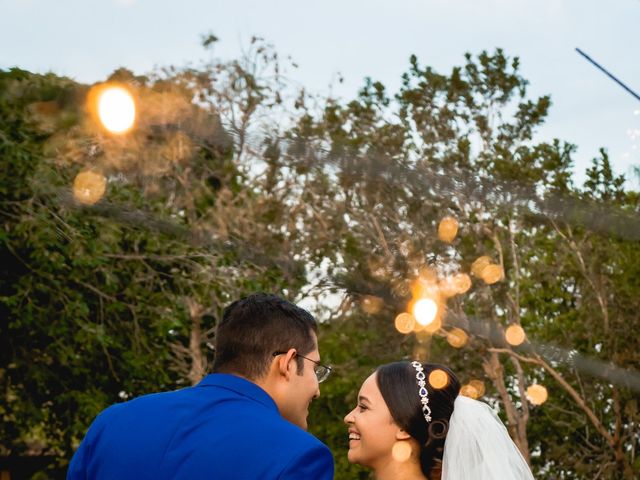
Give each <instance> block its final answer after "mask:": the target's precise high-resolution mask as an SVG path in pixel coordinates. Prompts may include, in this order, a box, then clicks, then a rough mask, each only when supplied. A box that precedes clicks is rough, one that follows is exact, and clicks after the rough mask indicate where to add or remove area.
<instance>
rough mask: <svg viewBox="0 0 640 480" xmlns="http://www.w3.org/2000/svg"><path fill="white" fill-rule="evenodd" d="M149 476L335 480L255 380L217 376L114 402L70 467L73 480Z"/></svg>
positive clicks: (313, 444)
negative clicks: (119, 402) (180, 387)
mask: <svg viewBox="0 0 640 480" xmlns="http://www.w3.org/2000/svg"><path fill="white" fill-rule="evenodd" d="M144 478H149V479H154V480H155V479H165V478H166V479H190V480H191V479H205V478H206V479H220V480H222V479H234V480H235V479H238V480H241V479H242V480H244V479H246V480H256V479H283V480H284V479H297V480H304V479H309V480H312V479H321V480H329V479H332V478H333V458H332V456H331V453H330V452H329V449H328V448H327V447H326V445H324V444H323V443H321V442H320V441H319V440H318V439H316V438H315V437H313V436H312V435H310V434H309V433H307V432H305V431H304V430H302V429H301V428H299V427H297V426H295V425H293V424H292V423H289V422H288V421H286V420H285V419H283V418H282V417H281V416H280V413H279V412H278V409H277V407H276V404H275V402H274V401H273V400H272V399H271V397H270V396H269V395H268V394H267V393H266V392H265V391H264V390H262V389H261V388H260V387H258V386H257V385H256V384H254V383H252V382H249V381H247V380H244V379H242V378H240V377H237V376H234V375H226V374H212V375H209V376H207V377H206V378H205V379H204V380H202V382H200V383H199V384H198V385H196V386H195V387H191V388H185V389H183V390H177V391H175V392H166V393H157V394H153V395H146V396H144V397H140V398H137V399H135V400H131V401H129V402H126V403H121V404H116V405H113V406H111V407H109V408H107V409H106V410H105V411H103V412H102V413H101V414H100V415H98V417H97V418H96V419H95V420H94V422H93V424H92V425H91V427H90V428H89V431H88V432H87V435H86V437H85V438H84V440H83V441H82V444H81V445H80V447H79V448H78V451H77V452H76V453H75V455H74V457H73V459H72V460H71V465H70V466H69V470H68V472H67V479H68V480H77V479H98V480H102V479H114V480H115V479H118V480H122V479H136V480H139V479H144Z"/></svg>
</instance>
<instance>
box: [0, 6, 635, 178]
mask: <svg viewBox="0 0 640 480" xmlns="http://www.w3.org/2000/svg"><path fill="white" fill-rule="evenodd" d="M209 31H211V32H213V33H215V34H216V35H217V36H218V37H220V39H221V42H220V43H219V44H218V45H217V47H216V50H215V53H216V56H219V57H222V58H232V57H234V56H237V55H238V53H239V52H240V50H241V48H242V45H246V44H247V43H248V40H249V38H250V36H251V35H259V36H262V37H264V38H266V39H267V40H268V41H269V42H271V43H273V44H274V45H275V47H276V48H277V50H278V51H279V52H280V53H281V54H282V55H291V56H292V57H293V58H294V59H295V60H296V61H297V63H298V64H299V65H300V67H299V69H298V70H296V71H293V72H292V75H291V76H292V77H293V78H294V79H295V80H296V81H298V82H299V83H300V84H302V85H305V86H306V87H307V88H308V90H310V91H315V92H320V93H322V92H326V91H327V86H328V85H329V84H330V83H331V82H332V80H334V79H335V77H336V74H337V72H340V73H341V74H342V75H343V77H344V78H345V82H344V84H342V85H340V86H339V87H338V88H339V90H336V89H334V93H335V92H337V93H338V94H340V95H342V96H343V97H346V98H348V97H350V96H352V95H353V94H354V93H355V92H356V90H357V89H358V87H359V86H360V85H361V84H362V79H363V78H364V77H365V76H371V77H372V78H374V79H377V80H381V81H382V82H383V83H384V84H385V85H387V86H388V87H390V89H391V90H392V91H393V90H394V89H395V88H396V87H397V86H398V85H399V78H400V74H401V73H402V72H403V71H404V69H405V68H406V66H407V64H408V57H409V55H410V54H412V53H415V54H416V55H417V56H418V58H419V60H420V62H421V63H422V64H429V65H432V66H433V67H435V68H436V69H438V70H441V71H448V70H449V69H450V68H451V67H452V66H453V65H456V64H460V63H461V62H462V61H463V54H464V53H465V52H467V51H469V52H472V53H478V52H480V51H481V50H483V49H486V50H493V49H494V48H495V47H502V48H504V49H505V51H506V52H507V53H508V54H509V55H517V56H519V57H520V58H521V62H522V72H523V75H524V76H525V77H526V78H528V79H529V81H530V88H529V91H530V93H531V94H534V95H542V94H546V93H549V94H551V96H552V101H553V106H552V109H551V114H550V117H549V119H548V122H547V124H546V125H545V127H543V129H542V130H541V131H540V132H539V135H538V138H539V139H550V138H553V137H557V138H561V139H563V140H567V141H570V142H572V143H575V144H577V145H578V146H579V150H578V153H577V155H576V157H575V158H576V161H577V166H576V170H578V172H582V171H583V170H584V168H585V167H586V166H587V165H588V164H589V162H590V160H591V158H592V157H593V156H595V155H596V154H597V151H598V148H599V147H601V146H603V147H607V148H608V150H609V152H610V155H611V158H612V162H613V164H614V167H615V169H616V171H617V172H618V173H625V174H627V176H629V175H630V173H631V167H632V166H633V165H636V166H638V165H640V101H638V100H636V99H634V98H633V97H632V96H631V95H629V94H628V93H627V92H625V91H624V90H623V89H622V88H620V87H619V86H617V85H616V84H615V83H614V82H613V81H611V80H610V79H609V78H607V77H606V76H605V75H604V74H602V73H601V72H600V71H598V70H597V69H596V68H594V67H593V66H591V65H590V64H589V63H587V62H586V61H585V60H584V59H583V58H582V57H580V56H579V55H578V54H577V53H576V52H575V51H574V48H575V47H579V48H581V49H582V50H584V51H586V52H587V53H588V54H589V55H591V56H592V57H593V58H594V59H595V60H597V61H598V62H600V63H601V64H603V65H604V66H605V67H607V68H608V69H609V70H610V71H611V72H612V73H613V74H614V75H616V76H618V77H619V78H620V79H621V80H623V81H624V82H625V83H627V85H629V86H630V87H631V88H632V89H634V90H636V91H637V92H640V48H639V45H640V38H639V36H640V0H396V1H395V2H391V1H386V2H382V1H378V0H368V1H366V2H365V1H356V0H342V1H340V2H339V1H335V0H324V1H322V2H313V3H312V2H305V1H302V0H297V1H296V0H272V1H269V0H262V1H249V0H236V1H234V2H231V1H221V0H183V1H182V2H177V1H168V0H100V1H98V0H0V68H8V67H10V66H20V67H21V68H25V69H28V70H31V71H37V72H44V71H48V70H51V71H53V72H55V73H58V74H62V75H67V76H70V77H72V78H75V79H77V80H79V81H82V82H94V81H99V80H102V79H104V78H105V77H106V76H107V75H108V74H109V73H110V72H111V71H113V70H114V69H115V68H117V67H119V66H126V67H127V68H130V69H132V70H134V71H135V72H136V73H144V72H146V71H149V70H150V69H151V68H153V66H154V65H161V66H163V65H169V64H174V65H184V64H186V63H187V62H192V63H197V62H198V61H199V60H201V59H203V58H206V57H207V56H208V54H207V53H206V52H204V51H203V49H202V48H201V47H200V44H199V40H200V37H201V35H202V34H204V33H207V32H209ZM581 178H582V175H581V174H579V175H578V179H581ZM633 184H634V185H637V184H638V182H637V181H634V182H633Z"/></svg>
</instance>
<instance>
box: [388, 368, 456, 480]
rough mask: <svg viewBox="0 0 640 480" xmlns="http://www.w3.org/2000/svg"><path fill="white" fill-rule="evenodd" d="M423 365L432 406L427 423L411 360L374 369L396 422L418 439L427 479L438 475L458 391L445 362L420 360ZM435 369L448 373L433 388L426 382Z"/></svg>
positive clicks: (453, 376)
mask: <svg viewBox="0 0 640 480" xmlns="http://www.w3.org/2000/svg"><path fill="white" fill-rule="evenodd" d="M422 367H423V368H424V374H425V376H426V382H427V392H428V393H429V406H430V407H431V418H432V420H431V422H429V423H428V424H427V421H426V420H425V418H424V414H423V413H422V404H421V403H420V395H419V394H418V389H419V387H418V385H417V380H416V373H417V372H416V369H415V368H414V367H413V366H412V365H411V362H394V363H388V364H386V365H382V366H381V367H379V368H378V370H376V372H377V374H376V381H377V382H378V388H379V389H380V393H382V397H383V398H384V401H385V402H386V404H387V407H389V411H390V412H391V416H392V417H393V419H394V420H395V422H396V424H397V425H398V426H399V427H400V428H402V429H403V430H404V431H405V432H407V433H408V434H409V435H411V436H412V437H413V438H414V439H416V440H417V441H418V444H419V445H420V466H421V467H422V472H423V473H424V474H425V475H426V476H427V477H428V478H433V477H434V476H435V477H436V478H439V473H440V470H441V468H442V455H443V452H444V441H445V439H446V436H447V432H448V431H449V419H450V418H451V414H452V413H453V402H454V401H455V399H456V397H457V396H458V393H459V392H460V382H459V381H458V379H457V377H456V376H455V375H454V373H453V372H452V371H451V370H450V369H449V368H448V367H445V366H444V365H436V364H433V363H423V364H422ZM434 370H442V371H443V372H445V373H446V374H447V377H448V378H447V384H446V385H445V386H443V387H442V388H434V387H433V386H432V385H430V384H429V381H428V379H429V374H430V373H431V372H433V371H434ZM434 474H435V475H434Z"/></svg>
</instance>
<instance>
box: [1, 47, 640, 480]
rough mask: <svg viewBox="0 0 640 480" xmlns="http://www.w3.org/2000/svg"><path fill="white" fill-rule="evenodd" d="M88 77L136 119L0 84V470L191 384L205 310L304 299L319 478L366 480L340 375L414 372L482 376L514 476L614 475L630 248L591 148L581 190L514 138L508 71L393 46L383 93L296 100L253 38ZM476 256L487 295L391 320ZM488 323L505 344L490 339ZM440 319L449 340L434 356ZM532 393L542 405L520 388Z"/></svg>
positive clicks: (567, 160)
mask: <svg viewBox="0 0 640 480" xmlns="http://www.w3.org/2000/svg"><path fill="white" fill-rule="evenodd" d="M216 41H217V38H215V36H213V35H210V36H208V37H206V38H204V39H203V43H205V46H209V47H210V46H212V45H214V44H215V42H216ZM110 80H112V81H117V82H119V83H122V84H125V85H128V86H129V88H131V89H132V90H134V91H135V92H136V97H137V100H138V103H139V105H140V108H141V115H140V118H141V119H142V120H141V123H140V124H139V125H138V126H137V128H136V129H135V130H134V131H132V132H130V133H128V134H127V135H126V136H123V137H113V136H109V135H107V134H105V133H104V132H103V131H102V130H101V129H100V128H98V126H97V125H96V124H95V122H94V120H93V119H92V118H91V116H90V115H89V114H88V112H87V110H86V109H85V105H84V102H85V98H86V97H87V94H88V91H89V88H90V87H87V86H83V85H78V84H76V83H74V82H72V81H71V80H68V79H64V78H58V77H55V76H53V75H45V76H41V75H34V74H30V73H29V72H24V71H21V70H11V71H7V72H0V140H1V142H0V156H1V157H2V158H3V165H4V166H5V167H4V168H3V170H2V171H1V172H0V218H1V219H2V229H1V230H0V274H1V275H0V385H1V387H2V393H1V394H0V395H1V396H0V415H2V419H3V421H2V422H1V423H0V438H1V439H2V440H1V441H0V455H7V454H13V455H15V454H27V455H41V454H50V455H54V456H55V457H56V459H57V460H56V462H57V466H58V467H61V468H64V465H65V464H66V462H68V460H69V458H70V455H71V453H72V451H73V449H74V447H75V446H76V445H77V443H78V442H79V440H80V439H81V437H82V436H83V434H84V432H85V430H86V427H87V425H88V424H89V422H90V421H91V420H92V418H93V417H94V416H95V415H96V413H97V412H99V411H100V410H102V409H103V408H104V407H106V406H107V405H109V404H111V403H113V402H116V401H122V400H125V399H126V398H130V397H132V396H137V395H141V394H143V393H147V392H151V391H158V390H168V389H173V388H178V387H180V386H183V385H187V384H189V383H193V382H194V381H197V379H198V378H199V377H200V376H201V375H202V374H204V373H206V369H207V367H208V365H209V363H210V360H211V352H210V349H209V347H208V346H207V343H208V342H209V341H210V340H211V335H212V332H213V328H214V327H215V323H216V319H217V318H219V315H220V312H221V308H222V307H223V306H224V305H225V304H227V303H228V302H229V301H230V300H232V299H235V298H238V297H240V296H242V295H244V294H246V293H248V292H252V291H255V290H266V291H272V292H279V293H281V294H285V295H287V296H289V297H290V298H292V299H300V298H302V297H304V296H305V295H309V296H311V297H312V298H315V299H317V300H322V299H325V300H326V299H335V298H336V297H341V298H342V300H343V301H342V303H341V306H340V307H339V308H337V309H329V310H328V311H326V312H323V311H322V309H321V308H319V309H318V312H319V314H320V316H321V317H322V318H323V323H322V325H321V331H320V349H321V352H322V357H323V360H325V359H326V360H327V361H328V362H330V363H332V364H333V365H334V366H335V373H334V375H332V377H331V379H330V380H329V381H328V382H326V383H324V384H323V385H322V395H321V397H320V399H319V400H318V401H317V402H314V404H313V408H312V412H311V418H310V425H311V431H312V432H313V433H314V434H316V435H317V436H318V437H319V438H321V439H322V440H323V441H325V442H326V443H327V444H328V445H329V446H330V448H331V449H332V451H333V452H334V456H335V460H336V478H339V479H348V478H369V477H370V472H368V471H365V470H363V469H361V468H360V467H357V466H353V465H349V464H348V462H347V459H346V451H347V450H346V449H347V435H346V427H345V425H344V424H343V421H342V419H343V417H344V416H345V415H346V414H347V413H348V412H349V411H350V410H351V409H352V408H353V407H354V405H355V398H356V395H357V391H358V389H359V386H360V384H361V383H362V381H363V380H364V379H365V378H366V377H367V376H368V375H369V374H371V372H373V371H374V369H375V368H376V367H377V366H378V365H380V364H382V363H386V362H390V361H394V360H397V359H401V358H415V357H419V358H425V359H429V360H430V361H434V362H436V363H443V364H447V365H450V366H451V367H452V368H453V370H454V371H456V372H457V373H458V375H459V377H460V380H461V381H462V382H463V383H466V382H468V381H470V380H472V379H482V380H483V381H484V383H485V386H486V387H487V389H486V394H485V397H484V399H485V400H487V401H489V402H490V403H492V404H494V405H496V406H498V407H499V408H500V414H501V415H502V416H503V418H504V420H505V421H506V422H507V424H508V426H509V428H510V431H511V433H512V434H513V435H514V439H515V440H516V442H517V443H518V445H519V446H520V447H521V448H522V449H523V451H524V452H525V454H526V455H527V456H529V455H530V460H531V463H532V466H533V468H534V470H535V471H536V472H535V473H536V477H537V478H595V477H599V478H632V477H633V475H637V473H638V464H637V459H635V458H634V457H633V455H634V453H633V452H635V451H637V450H638V448H640V445H638V439H637V424H638V416H639V413H638V408H637V398H636V397H637V392H634V391H633V390H632V389H630V388H628V387H627V386H625V385H624V383H619V382H614V381H608V380H609V377H607V376H606V372H602V371H601V370H602V369H603V365H607V364H608V362H612V363H613V364H615V365H616V366H617V367H620V368H622V369H629V370H634V369H635V370H638V369H639V368H640V358H639V357H638V352H639V351H640V345H639V344H638V339H637V336H633V335H629V334H628V332H629V325H630V324H633V322H634V321H635V320H637V316H638V313H637V312H638V311H640V305H639V304H638V302H639V301H640V300H639V299H640V295H638V292H640V283H639V282H640V280H639V279H640V254H639V253H638V249H637V245H636V243H637V242H634V241H633V240H630V239H629V238H628V236H625V234H624V232H623V231H618V230H616V228H617V227H616V226H617V225H619V224H620V222H621V221H623V220H624V219H625V218H635V217H633V216H634V215H635V216H637V213H638V207H639V196H638V194H637V192H632V191H629V190H628V189H627V188H626V186H625V183H624V179H623V178H622V177H617V176H616V175H615V174H614V173H613V171H612V168H611V165H610V162H609V159H608V157H607V155H606V152H605V151H604V150H603V151H602V152H601V154H600V156H599V157H598V158H597V159H595V160H594V163H593V166H592V168H590V169H589V170H588V171H587V181H586V183H585V185H584V186H581V187H579V186H575V185H574V184H573V182H572V179H571V178H572V177H571V176H572V170H571V169H572V154H573V152H574V150H575V147H574V146H572V145H569V144H566V143H564V142H561V141H560V140H554V141H552V142H549V143H535V142H533V136H534V134H535V131H536V128H537V127H539V126H540V125H541V124H542V123H543V122H544V120H545V117H546V115H547V113H548V110H549V108H550V105H551V101H550V99H549V97H541V98H537V99H531V98H528V97H527V95H526V86H527V81H526V80H525V79H524V78H523V77H522V76H521V73H520V65H519V61H518V59H517V58H515V59H514V58H509V57H508V56H506V55H505V53H504V52H503V51H501V50H496V51H495V52H493V53H487V52H482V53H480V55H478V56H475V57H474V56H471V55H467V56H466V57H465V61H464V64H463V65H462V66H459V67H456V68H453V69H452V70H451V72H449V73H448V74H442V73H438V72H436V71H434V70H433V69H432V68H430V67H423V66H421V65H420V64H419V62H418V59H417V58H416V57H412V58H411V59H410V62H409V66H408V69H407V71H406V72H405V73H404V74H403V76H402V83H401V86H400V89H399V91H398V92H396V93H394V94H391V93H389V92H388V91H387V89H386V88H385V86H384V85H382V84H381V83H380V82H376V81H374V80H372V79H367V80H365V83H364V85H363V87H362V89H361V90H360V91H359V93H358V95H357V96H356V98H354V99H352V100H350V101H344V102H343V101H339V100H336V99H332V98H329V99H321V100H320V101H319V102H316V103H319V104H320V105H321V106H320V108H319V109H318V110H316V109H311V108H310V107H309V106H308V105H310V104H312V103H313V102H309V101H308V100H309V98H308V96H307V95H306V94H305V93H304V92H301V93H300V94H299V95H296V96H289V97H287V95H285V93H286V92H284V91H283V88H284V86H283V85H284V84H283V80H282V77H281V65H280V61H279V59H278V56H277V54H276V53H275V52H274V51H273V50H272V49H271V48H270V47H268V46H267V45H265V44H264V43H263V42H262V41H260V40H259V39H254V40H253V41H252V44H251V48H250V51H249V53H248V56H247V57H245V58H242V59H238V60H234V61H232V62H228V63H218V64H215V65H213V66H207V67H204V68H202V69H194V68H188V69H182V70H178V69H173V68H169V69H166V70H164V71H162V72H159V73H156V74H154V75H150V76H137V75H135V74H133V73H132V72H130V71H128V70H126V69H120V70H118V71H116V72H114V74H113V75H112V76H111V79H110ZM287 98H294V99H295V100H293V103H292V104H290V103H287V100H286V99H287ZM283 99H284V100H283ZM264 118H268V119H269V118H278V119H282V118H287V119H288V124H289V125H293V126H292V127H291V128H289V129H288V130H287V131H286V132H285V134H284V135H281V134H279V133H278V132H279V131H281V128H282V127H281V126H280V125H277V122H276V121H268V120H267V121H265V120H264ZM283 123H287V122H283ZM253 126H256V127H257V128H259V129H260V130H261V131H264V132H268V134H267V135H266V138H265V140H264V141H263V142H261V143H259V144H257V143H256V142H252V140H251V135H250V134H251V132H252V131H253V130H252V128H253ZM229 132H231V133H229ZM87 169H90V170H91V171H94V172H98V173H99V174H102V175H104V177H105V178H106V179H107V180H108V181H107V192H106V194H105V196H104V198H102V199H101V200H100V201H98V202H97V203H96V204H95V205H82V204H80V203H79V202H78V201H77V200H75V199H74V197H73V194H72V189H71V186H72V185H73V182H74V179H75V178H76V175H77V174H78V173H79V172H82V171H86V170H87ZM592 211H597V212H600V213H601V215H602V217H603V218H602V221H600V222H599V223H598V224H597V226H598V228H594V227H593V225H594V224H593V222H592V221H591V220H592V219H591V218H589V217H590V213H591V212H592ZM585 212H586V213H585ZM445 215H452V216H455V217H456V218H457V219H458V221H459V223H460V231H459V233H458V236H457V238H456V239H455V241H453V242H452V243H451V244H449V243H446V242H442V241H440V240H438V238H437V235H436V232H437V229H438V223H439V221H440V219H441V218H442V217H443V216H445ZM624 215H627V217H625V216H624ZM591 216H593V215H591ZM607 218H614V219H617V220H616V222H617V223H615V222H614V223H612V224H611V225H607V224H606V219H607ZM620 219H622V220H620ZM481 255H488V256H490V257H491V258H492V260H493V261H494V262H495V263H498V264H499V265H500V266H501V267H502V268H503V269H504V273H505V278H504V279H503V280H502V281H501V282H498V283H496V284H494V285H487V284H485V283H484V282H483V281H481V280H480V279H479V278H475V277H474V279H473V285H472V287H471V289H470V290H469V291H468V292H467V293H466V294H465V295H456V296H453V297H452V298H450V299H448V300H447V310H446V315H444V317H443V329H442V330H441V331H439V332H438V333H436V334H435V335H426V334H424V333H422V334H416V335H414V334H411V335H401V334H399V333H398V332H397V331H396V330H395V329H394V325H393V319H394V318H395V316H396V315H397V314H398V313H400V312H402V311H405V310H406V309H407V308H408V304H409V302H410V301H411V299H412V282H413V281H416V280H417V279H419V277H420V275H421V274H424V272H428V271H429V269H432V270H433V271H436V272H437V274H438V275H440V276H441V277H445V276H447V275H449V274H451V273H454V272H469V271H470V269H471V264H472V262H473V261H474V260H475V259H476V258H477V257H479V256H481ZM300 292H306V293H300ZM371 298H374V299H376V302H377V303H375V305H377V306H376V307H375V308H374V307H371V305H370V304H367V301H368V300H367V299H371ZM367 305H368V306H367ZM325 313H326V315H325ZM510 324H520V325H522V326H523V327H524V329H525V331H526V332H527V335H528V339H529V342H527V343H526V344H525V345H524V346H523V347H521V348H512V347H510V346H509V345H507V344H506V343H505V342H504V340H503V332H504V329H505V328H506V327H507V326H508V325H510ZM454 326H456V327H460V328H463V329H465V330H466V331H467V332H468V333H469V335H470V337H471V338H470V341H469V344H468V345H467V346H466V347H465V348H462V349H453V348H452V347H450V346H449V344H448V343H447V339H446V332H447V331H448V330H450V329H451V328H452V327H454ZM194 344H195V345H196V347H195V348H194V347H193V345H194ZM594 362H595V363H594ZM598 362H600V363H598ZM594 365H595V366H596V368H594ZM598 369H600V370H598ZM534 383H541V384H543V385H545V386H546V387H547V389H548V392H549V400H548V401H547V402H546V403H545V404H544V405H542V406H540V407H532V406H531V405H529V403H528V402H527V401H526V399H525V398H524V390H525V389H526V387H528V386H529V385H532V384H534Z"/></svg>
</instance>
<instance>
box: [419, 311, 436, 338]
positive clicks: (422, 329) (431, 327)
mask: <svg viewBox="0 0 640 480" xmlns="http://www.w3.org/2000/svg"><path fill="white" fill-rule="evenodd" d="M441 327H442V320H441V319H440V315H439V314H438V315H436V318H435V319H434V320H433V322H431V323H430V324H428V325H420V324H419V323H418V322H416V326H415V328H414V329H413V331H414V332H416V333H427V334H429V335H433V334H434V333H436V332H437V331H438V330H440V328H441Z"/></svg>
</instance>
